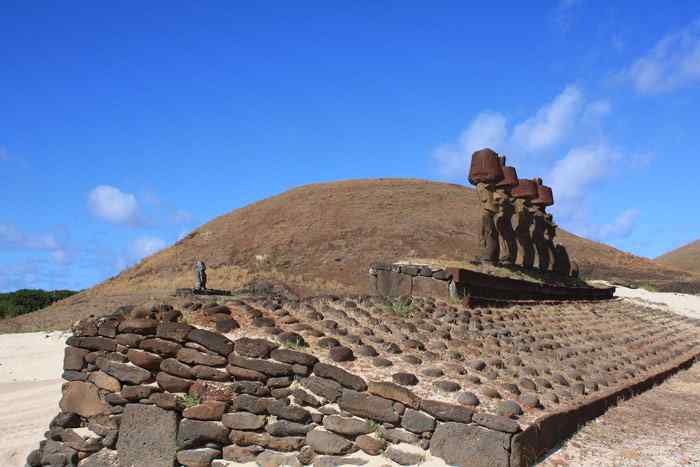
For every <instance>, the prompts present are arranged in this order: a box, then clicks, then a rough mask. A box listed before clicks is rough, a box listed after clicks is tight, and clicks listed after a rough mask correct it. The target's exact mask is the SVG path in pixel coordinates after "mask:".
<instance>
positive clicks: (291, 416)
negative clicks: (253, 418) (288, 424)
mask: <svg viewBox="0 0 700 467" xmlns="http://www.w3.org/2000/svg"><path fill="white" fill-rule="evenodd" d="M267 411H268V412H269V413H270V415H275V416H277V417H279V418H284V419H285V420H291V421H293V422H297V423H307V422H309V421H310V420H311V414H310V413H309V411H308V410H306V409H304V408H302V407H299V406H296V405H288V404H286V403H285V402H284V401H281V400H275V402H273V403H271V404H270V406H269V407H268V408H267Z"/></svg>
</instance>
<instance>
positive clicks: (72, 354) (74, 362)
mask: <svg viewBox="0 0 700 467" xmlns="http://www.w3.org/2000/svg"><path fill="white" fill-rule="evenodd" d="M88 353H90V351H89V350H87V349H79V348H77V347H71V346H67V347H66V348H65V349H64V351H63V369H64V370H74V371H80V370H82V368H83V365H84V364H85V356H86V355H87V354H88Z"/></svg>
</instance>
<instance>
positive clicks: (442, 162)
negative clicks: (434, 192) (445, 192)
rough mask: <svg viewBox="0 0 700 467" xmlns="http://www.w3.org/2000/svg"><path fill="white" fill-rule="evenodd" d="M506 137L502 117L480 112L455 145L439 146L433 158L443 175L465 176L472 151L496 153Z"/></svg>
mask: <svg viewBox="0 0 700 467" xmlns="http://www.w3.org/2000/svg"><path fill="white" fill-rule="evenodd" d="M507 137H508V128H507V126H506V118H505V117H504V116H503V115H501V114H499V113H497V112H490V111H485V112H481V113H480V114H479V115H477V116H476V118H474V119H473V120H472V121H471V122H470V123H469V126H468V127H467V129H466V130H464V131H463V132H462V134H461V135H460V137H459V141H458V142H457V144H450V145H443V146H440V147H439V148H438V149H437V150H436V151H435V153H434V154H433V157H434V158H435V159H437V162H438V167H439V170H440V172H441V173H442V174H443V175H445V176H447V177H454V176H460V175H461V176H466V173H467V170H468V169H467V168H468V165H467V164H468V161H469V158H470V157H471V155H472V153H473V152H474V151H476V150H478V149H482V148H486V147H490V148H493V149H494V150H496V151H498V150H499V148H500V147H501V146H503V144H504V143H505V141H506V139H507Z"/></svg>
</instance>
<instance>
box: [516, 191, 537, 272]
mask: <svg viewBox="0 0 700 467" xmlns="http://www.w3.org/2000/svg"><path fill="white" fill-rule="evenodd" d="M514 207H515V215H514V216H513V218H514V219H515V225H514V226H513V227H514V229H515V238H516V241H517V244H518V250H517V258H516V264H518V265H519V266H522V267H524V268H526V269H532V266H533V264H534V261H535V251H534V247H533V245H532V237H531V236H530V229H531V227H532V212H531V211H530V206H529V205H528V202H527V200H525V199H523V198H517V199H516V200H515V206H514Z"/></svg>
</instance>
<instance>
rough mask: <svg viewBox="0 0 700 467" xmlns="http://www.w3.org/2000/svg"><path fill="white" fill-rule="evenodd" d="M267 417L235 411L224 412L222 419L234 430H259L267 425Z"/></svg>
mask: <svg viewBox="0 0 700 467" xmlns="http://www.w3.org/2000/svg"><path fill="white" fill-rule="evenodd" d="M265 420H266V417H265V416H264V415H255V414H252V413H248V412H233V413H227V414H224V415H223V417H222V418H221V421H222V423H223V424H224V425H226V427H228V428H231V429H233V430H259V429H260V428H262V427H263V426H265Z"/></svg>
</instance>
